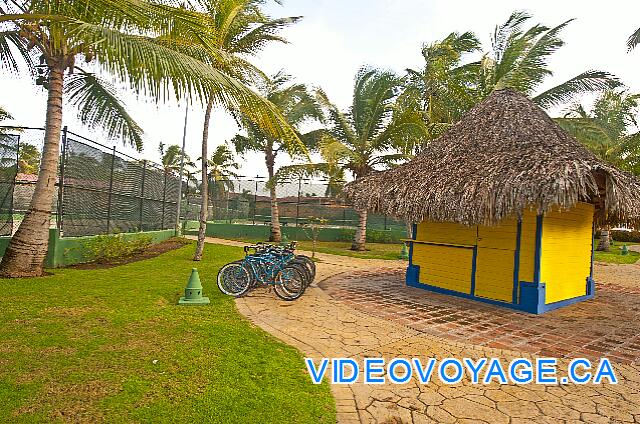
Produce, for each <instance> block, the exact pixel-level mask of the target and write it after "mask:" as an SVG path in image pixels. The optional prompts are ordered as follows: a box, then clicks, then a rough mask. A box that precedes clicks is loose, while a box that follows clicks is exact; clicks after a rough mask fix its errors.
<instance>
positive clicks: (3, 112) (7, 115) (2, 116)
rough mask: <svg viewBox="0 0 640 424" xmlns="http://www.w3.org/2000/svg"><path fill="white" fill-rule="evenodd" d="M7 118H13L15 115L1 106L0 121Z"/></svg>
mask: <svg viewBox="0 0 640 424" xmlns="http://www.w3.org/2000/svg"><path fill="white" fill-rule="evenodd" d="M5 119H13V116H11V114H10V113H9V112H7V111H6V110H5V109H4V108H3V107H2V106H0V121H4V120H5Z"/></svg>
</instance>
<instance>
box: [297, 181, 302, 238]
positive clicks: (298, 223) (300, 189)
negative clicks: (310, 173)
mask: <svg viewBox="0 0 640 424" xmlns="http://www.w3.org/2000/svg"><path fill="white" fill-rule="evenodd" d="M301 191H302V176H300V177H298V203H296V227H299V226H300V222H299V220H300V195H301V194H302V193H301Z"/></svg>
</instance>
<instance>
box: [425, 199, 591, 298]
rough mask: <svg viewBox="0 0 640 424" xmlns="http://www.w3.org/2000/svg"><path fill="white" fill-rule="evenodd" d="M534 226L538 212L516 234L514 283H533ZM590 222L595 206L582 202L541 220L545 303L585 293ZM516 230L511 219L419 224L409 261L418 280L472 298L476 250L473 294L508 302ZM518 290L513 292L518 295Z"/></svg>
mask: <svg viewBox="0 0 640 424" xmlns="http://www.w3.org/2000/svg"><path fill="white" fill-rule="evenodd" d="M536 222H537V214H536V211H535V210H530V211H525V213H524V214H523V216H522V224H521V232H520V249H519V253H518V256H519V263H518V264H517V265H518V281H529V282H533V281H534V275H535V257H536ZM592 222H593V205H590V204H586V203H579V204H578V205H577V206H576V207H575V208H573V209H571V210H569V211H564V212H559V211H554V212H550V213H548V214H547V215H545V216H544V218H543V231H542V252H541V268H540V281H541V282H543V283H546V293H547V296H546V303H553V302H557V301H560V300H565V299H569V298H573V297H577V296H582V295H584V294H585V290H586V278H587V277H588V276H589V275H590V270H591V238H592ZM517 230H518V223H517V220H516V219H515V218H514V219H507V220H504V221H503V222H501V223H500V225H498V226H482V225H481V226H472V227H467V226H464V225H460V224H455V223H447V222H445V223H440V222H422V223H420V224H418V226H417V231H416V242H415V243H414V246H413V257H412V261H413V264H415V265H418V266H419V267H420V274H419V282H420V283H422V284H429V285H432V286H436V287H440V288H445V289H449V290H455V291H458V292H461V293H466V294H470V293H471V282H472V279H473V278H472V274H473V250H474V248H476V249H477V258H476V269H475V290H474V293H473V294H474V295H475V296H479V297H484V298H487V299H493V300H501V301H504V302H512V300H513V276H514V268H515V266H516V263H515V253H516V252H515V251H516V246H517ZM420 242H423V243H420ZM424 243H430V244H424ZM445 245H454V246H445ZM519 292H520V290H517V291H516V296H518V295H519ZM516 301H518V299H516Z"/></svg>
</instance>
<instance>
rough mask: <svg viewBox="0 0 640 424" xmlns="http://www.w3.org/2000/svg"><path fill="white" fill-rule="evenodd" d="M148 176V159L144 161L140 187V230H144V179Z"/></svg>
mask: <svg viewBox="0 0 640 424" xmlns="http://www.w3.org/2000/svg"><path fill="white" fill-rule="evenodd" d="M146 176H147V161H146V159H145V160H143V161H142V186H141V187H140V231H144V229H143V228H142V225H143V222H144V216H143V211H144V179H145V177H146Z"/></svg>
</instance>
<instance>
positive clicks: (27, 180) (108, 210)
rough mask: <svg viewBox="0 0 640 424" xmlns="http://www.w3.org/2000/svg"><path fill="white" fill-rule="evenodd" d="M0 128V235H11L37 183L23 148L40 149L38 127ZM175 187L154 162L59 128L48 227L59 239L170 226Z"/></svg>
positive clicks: (175, 182)
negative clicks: (51, 211) (55, 176)
mask: <svg viewBox="0 0 640 424" xmlns="http://www.w3.org/2000/svg"><path fill="white" fill-rule="evenodd" d="M0 131H1V132H0V137H2V141H3V145H2V146H0V155H1V160H2V161H3V162H2V165H1V169H0V172H1V173H2V174H1V175H0V179H1V181H0V199H1V198H5V200H4V201H3V203H2V204H0V218H1V221H0V233H1V234H2V235H11V234H12V233H13V232H15V230H16V229H17V227H18V225H19V224H20V222H21V220H22V217H23V216H24V214H25V213H26V211H27V210H28V209H29V204H30V202H31V198H32V196H33V192H34V190H35V184H36V182H37V175H35V173H34V168H35V172H37V169H38V166H39V162H38V161H39V159H38V161H36V160H35V159H33V158H28V157H27V152H30V151H35V152H41V151H42V144H43V137H44V130H43V129H42V128H7V127H5V128H2V127H0ZM5 145H6V146H7V148H5V147H4V146H5ZM27 145H28V146H29V148H28V149H27V151H25V150H24V148H25V146H27ZM27 162H30V163H27ZM4 163H6V165H4ZM179 187H180V179H179V178H178V177H177V176H176V175H174V174H173V173H172V172H169V171H165V170H163V169H162V167H160V166H159V165H157V164H155V163H152V162H150V161H144V160H138V159H136V158H133V157H131V156H128V155H126V154H124V153H121V152H118V151H117V150H116V149H115V147H114V148H109V147H107V146H104V145H102V144H100V143H97V142H95V141H93V140H90V139H87V138H85V137H82V136H80V135H78V134H75V133H73V132H71V131H63V136H62V142H61V157H60V162H59V171H58V178H57V181H56V193H55V196H54V201H53V205H52V210H53V214H52V222H51V226H52V227H57V228H59V229H60V233H61V236H63V237H64V236H66V237H75V236H87V235H97V234H114V233H122V232H136V231H153V230H162V229H172V228H174V227H175V222H176V215H177V207H178V191H179Z"/></svg>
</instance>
